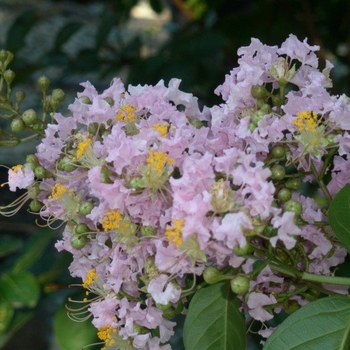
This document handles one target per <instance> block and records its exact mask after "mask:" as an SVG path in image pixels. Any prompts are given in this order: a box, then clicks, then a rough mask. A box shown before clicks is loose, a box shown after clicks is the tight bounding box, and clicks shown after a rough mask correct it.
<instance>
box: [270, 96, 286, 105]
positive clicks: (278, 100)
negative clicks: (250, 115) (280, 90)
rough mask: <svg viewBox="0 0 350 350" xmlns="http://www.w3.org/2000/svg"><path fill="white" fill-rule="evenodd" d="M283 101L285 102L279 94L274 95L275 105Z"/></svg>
mask: <svg viewBox="0 0 350 350" xmlns="http://www.w3.org/2000/svg"><path fill="white" fill-rule="evenodd" d="M283 102H284V101H283V99H282V98H281V97H280V96H278V95H274V96H273V97H272V103H273V105H274V106H281V105H282V104H283Z"/></svg>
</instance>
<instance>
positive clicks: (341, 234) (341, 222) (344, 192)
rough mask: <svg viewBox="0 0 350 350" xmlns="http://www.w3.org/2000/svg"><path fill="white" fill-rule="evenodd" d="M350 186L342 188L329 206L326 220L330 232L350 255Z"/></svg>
mask: <svg viewBox="0 0 350 350" xmlns="http://www.w3.org/2000/svg"><path fill="white" fill-rule="evenodd" d="M349 215H350V185H346V186H344V187H343V188H342V189H341V190H340V191H339V192H338V193H337V194H336V196H335V197H334V199H333V201H332V203H331V205H330V206H329V211H328V219H329V224H330V225H331V228H332V230H333V231H334V233H335V234H336V236H337V237H338V238H339V240H340V242H341V243H342V244H343V246H344V247H345V248H346V250H347V251H348V252H349V253H350V220H349Z"/></svg>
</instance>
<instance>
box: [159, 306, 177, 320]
mask: <svg viewBox="0 0 350 350" xmlns="http://www.w3.org/2000/svg"><path fill="white" fill-rule="evenodd" d="M175 315H176V311H175V309H174V308H173V307H171V308H170V309H167V310H165V311H163V314H162V316H163V317H164V318H165V319H166V320H172V319H173V318H174V317H175Z"/></svg>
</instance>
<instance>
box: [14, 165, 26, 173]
mask: <svg viewBox="0 0 350 350" xmlns="http://www.w3.org/2000/svg"><path fill="white" fill-rule="evenodd" d="M21 169H23V165H21V164H18V165H15V166H13V167H12V170H13V171H14V172H15V173H16V174H17V173H18V171H19V170H21Z"/></svg>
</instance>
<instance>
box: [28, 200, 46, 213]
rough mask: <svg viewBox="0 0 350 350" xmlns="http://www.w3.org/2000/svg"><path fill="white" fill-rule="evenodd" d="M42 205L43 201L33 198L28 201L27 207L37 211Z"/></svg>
mask: <svg viewBox="0 0 350 350" xmlns="http://www.w3.org/2000/svg"><path fill="white" fill-rule="evenodd" d="M42 207H43V203H41V202H39V201H38V200H36V199H33V200H32V201H31V202H30V203H29V209H30V210H31V211H33V212H35V213H37V212H39V211H40V209H41V208H42Z"/></svg>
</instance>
